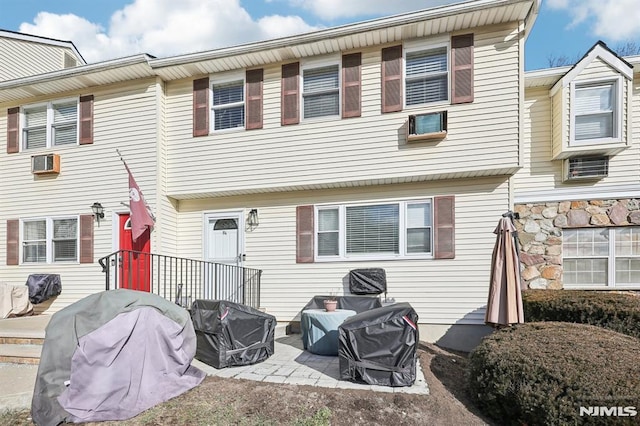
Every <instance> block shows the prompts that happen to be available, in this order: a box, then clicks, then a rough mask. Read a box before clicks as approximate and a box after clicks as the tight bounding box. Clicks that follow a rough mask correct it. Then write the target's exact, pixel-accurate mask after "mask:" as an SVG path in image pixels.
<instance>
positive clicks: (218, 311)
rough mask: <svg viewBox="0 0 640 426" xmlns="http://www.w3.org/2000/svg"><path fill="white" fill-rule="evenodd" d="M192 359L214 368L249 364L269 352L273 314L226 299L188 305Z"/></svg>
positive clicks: (272, 346) (271, 353)
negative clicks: (194, 342)
mask: <svg viewBox="0 0 640 426" xmlns="http://www.w3.org/2000/svg"><path fill="white" fill-rule="evenodd" d="M191 319H192V321H193V326H194V328H195V330H196V338H197V342H198V348H197V350H196V358H197V359H198V360H200V361H202V362H204V363H205V364H208V365H210V366H212V367H215V368H225V367H230V366H237V365H249V364H255V363H258V362H262V361H264V360H265V359H267V358H269V357H270V356H271V355H273V352H274V338H275V330H276V317H274V316H273V315H269V314H267V313H264V312H261V311H259V310H257V309H254V308H252V307H250V306H246V305H242V304H240V303H234V302H229V301H227V300H203V299H198V300H196V301H194V302H193V304H192V305H191Z"/></svg>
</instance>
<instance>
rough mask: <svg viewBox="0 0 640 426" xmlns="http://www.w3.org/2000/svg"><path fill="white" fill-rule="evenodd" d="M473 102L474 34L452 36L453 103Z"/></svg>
mask: <svg viewBox="0 0 640 426" xmlns="http://www.w3.org/2000/svg"><path fill="white" fill-rule="evenodd" d="M468 102H473V34H464V35H459V36H454V37H451V103H454V104H462V103H468Z"/></svg>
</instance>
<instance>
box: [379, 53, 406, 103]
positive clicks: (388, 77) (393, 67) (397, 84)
mask: <svg viewBox="0 0 640 426" xmlns="http://www.w3.org/2000/svg"><path fill="white" fill-rule="evenodd" d="M396 111H402V46H393V47H387V48H386V49H382V112H396Z"/></svg>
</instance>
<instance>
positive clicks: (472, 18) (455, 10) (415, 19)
mask: <svg viewBox="0 0 640 426" xmlns="http://www.w3.org/2000/svg"><path fill="white" fill-rule="evenodd" d="M534 4H537V3H536V1H535V0H524V1H523V0H498V1H496V0H475V1H467V2H464V3H458V4H454V5H449V6H443V7H439V8H434V9H428V10H424V11H421V12H412V13H407V14H403V15H397V16H392V17H389V18H382V19H377V20H372V21H366V22H361V23H357V24H351V25H345V26H342V27H337V28H330V29H327V30H321V31H316V32H312V33H307V34H302V35H296V36H291V37H285V38H281V39H275V40H269V41H264V42H259V43H251V44H246V45H241V46H234V47H230V48H223V49H217V50H213V51H207V52H199V53H193V54H187V55H181V56H175V57H170V58H159V59H152V60H150V61H149V63H150V65H151V67H152V68H153V69H154V70H155V71H156V72H157V74H158V75H159V76H160V77H162V78H163V79H165V80H173V79H179V78H188V77H193V76H196V75H203V74H209V73H215V72H221V71H228V70H232V69H242V68H251V67H255V66H260V65H264V64H269V63H277V62H286V61H291V60H295V59H299V58H305V57H309V56H317V55H323V54H331V53H337V52H344V51H349V50H354V49H363V48H366V47H369V46H376V45H380V44H386V43H397V42H401V41H403V40H409V39H413V38H419V37H429V36H433V35H437V34H446V33H451V32H454V31H463V30H466V29H469V28H474V27H480V26H485V25H493V24H501V23H506V22H514V21H522V20H525V19H527V18H528V17H529V15H530V12H531V10H532V8H533V6H534Z"/></svg>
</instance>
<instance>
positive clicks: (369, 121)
mask: <svg viewBox="0 0 640 426" xmlns="http://www.w3.org/2000/svg"><path fill="white" fill-rule="evenodd" d="M474 33H475V69H474V72H475V79H474V84H475V100H474V102H473V103H471V104H459V105H450V104H448V103H447V104H440V105H429V106H422V107H412V108H406V109H405V110H403V111H402V112H398V113H388V114H381V83H380V79H381V71H380V69H381V66H380V62H381V48H382V47H385V46H379V47H375V48H368V49H364V50H362V116H361V117H358V118H350V119H338V118H336V119H326V120H315V121H313V120H308V121H307V120H302V121H301V123H300V124H298V125H292V126H284V127H283V126H281V124H280V102H281V101H280V78H281V64H279V63H278V64H270V65H267V66H265V67H264V128H263V129H260V130H250V131H244V130H239V131H228V132H219V133H216V134H212V135H209V136H205V137H198V138H193V137H192V96H193V95H192V80H180V81H172V82H169V83H167V96H168V99H167V123H168V126H167V138H168V158H169V164H168V175H167V176H168V180H169V181H168V193H169V195H171V196H173V197H175V198H187V197H191V196H193V195H194V194H195V195H196V196H197V195H198V194H207V193H212V192H218V193H225V192H227V193H233V192H238V191H249V190H251V191H260V190H274V189H278V188H289V187H291V186H296V187H297V188H304V187H305V186H308V185H316V186H318V185H320V186H332V185H336V184H338V183H340V182H360V183H362V182H365V183H368V184H371V183H376V182H380V181H391V182H394V181H395V182H398V181H402V180H410V179H411V178H412V177H413V176H422V177H424V176H428V177H429V179H437V178H439V176H440V175H441V174H443V173H450V172H451V173H453V172H458V173H465V172H471V171H474V170H480V169H484V170H487V169H488V170H492V169H495V170H498V169H500V170H504V169H505V168H506V167H516V166H517V165H518V132H519V130H520V128H519V124H518V123H519V121H518V120H519V100H520V98H519V96H518V94H519V86H518V84H519V75H520V74H519V70H520V66H519V59H518V58H519V48H520V45H521V43H520V39H519V35H518V27H517V24H516V23H513V24H510V25H502V26H492V27H484V28H479V29H477V30H476V31H474ZM428 42H429V40H428V39H425V43H426V44H425V46H428ZM314 59H317V58H314ZM241 71H242V70H241ZM441 110H447V111H448V117H449V118H448V129H449V133H448V135H447V137H446V139H444V140H442V141H436V142H422V143H411V144H407V143H406V142H405V139H406V123H407V116H408V114H413V113H422V112H432V111H441ZM194 158H198V160H199V161H197V162H194V161H193V160H194ZM495 173H497V172H495ZM495 173H494V174H495Z"/></svg>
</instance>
